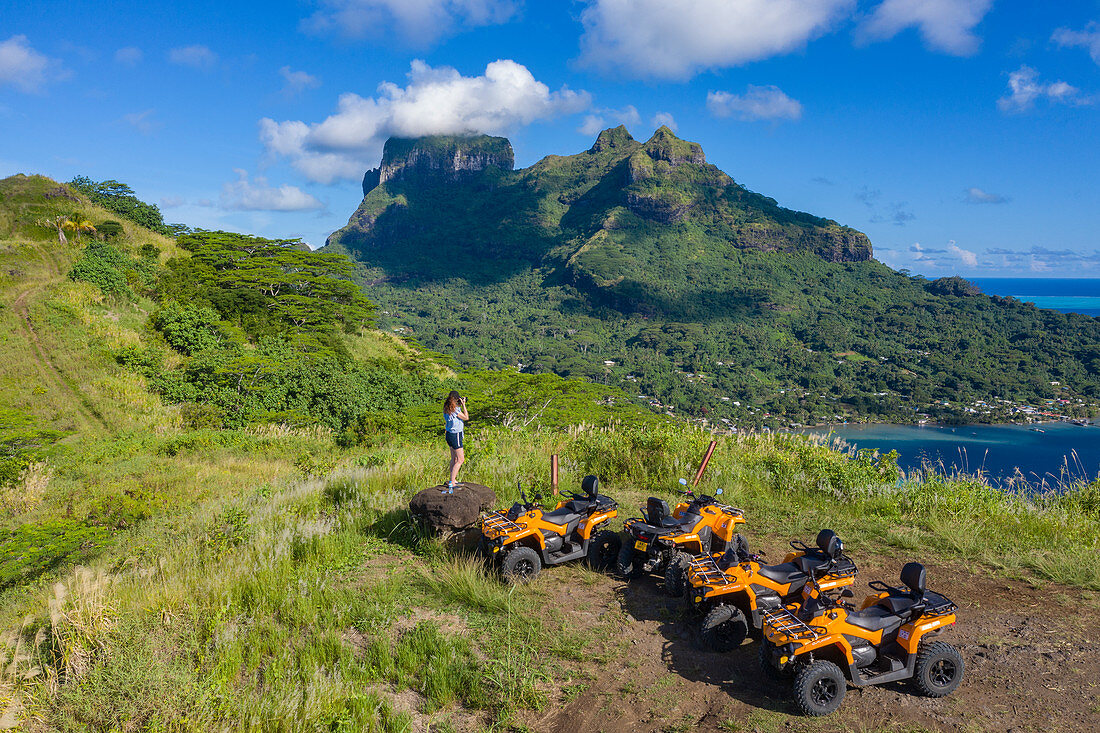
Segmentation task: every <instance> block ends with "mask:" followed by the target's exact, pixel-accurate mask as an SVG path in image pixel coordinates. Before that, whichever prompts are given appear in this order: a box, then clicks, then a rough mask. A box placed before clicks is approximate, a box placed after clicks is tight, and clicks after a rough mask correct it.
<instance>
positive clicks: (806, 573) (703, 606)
mask: <svg viewBox="0 0 1100 733" xmlns="http://www.w3.org/2000/svg"><path fill="white" fill-rule="evenodd" d="M811 574H813V575H814V576H815V581H816V584H817V586H816V587H817V588H818V590H819V591H824V590H829V589H832V588H841V587H844V586H849V585H852V584H853V583H854V582H855V576H856V565H855V563H854V562H852V561H851V560H850V559H849V558H848V557H847V556H846V555H845V554H844V543H843V542H841V541H840V538H839V537H837V536H836V533H835V532H833V531H832V530H831V529H823V530H821V531H820V532H818V534H817V547H809V546H808V545H806V544H804V543H802V542H800V541H794V542H791V552H789V553H787V556H786V557H785V558H783V562H782V563H781V564H779V565H761V564H760V555H754V554H752V553H750V552H749V548H748V543H747V542H746V541H745V538H744V537H742V536H741V535H737V536H736V538H735V539H734V542H733V544H732V545H731V546H730V548H729V549H728V550H726V552H725V553H723V554H722V555H711V556H706V557H700V558H696V559H695V560H694V561H693V562H692V563H691V565H689V566H688V571H687V582H688V590H687V594H686V598H687V600H688V603H689V604H690V606H691V608H692V610H693V611H696V612H699V613H705V614H706V615H705V616H704V617H703V623H702V625H701V626H700V637H701V639H702V642H703V645H704V646H705V647H707V648H708V649H709V650H711V651H716V652H728V651H732V650H733V649H736V648H737V647H739V646H741V642H743V641H744V640H745V637H746V636H747V635H748V634H749V632H750V630H755V629H759V628H760V627H761V626H762V624H763V618H764V616H763V614H764V613H765V612H767V611H773V610H775V609H778V608H780V607H781V606H782V605H783V604H784V603H789V602H790V601H792V600H794V599H795V598H796V597H798V596H799V595H800V594H801V593H802V591H803V588H805V587H806V584H807V581H808V580H809V579H810V576H811ZM750 624H751V625H750Z"/></svg>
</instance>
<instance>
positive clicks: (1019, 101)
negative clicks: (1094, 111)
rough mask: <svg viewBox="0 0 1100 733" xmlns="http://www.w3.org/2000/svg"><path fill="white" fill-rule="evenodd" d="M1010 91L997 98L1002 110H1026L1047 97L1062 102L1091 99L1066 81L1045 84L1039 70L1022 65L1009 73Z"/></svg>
mask: <svg viewBox="0 0 1100 733" xmlns="http://www.w3.org/2000/svg"><path fill="white" fill-rule="evenodd" d="M1008 90H1009V93H1008V94H1007V95H1005V96H1004V97H1001V98H1000V99H998V100H997V107H998V108H999V109H1000V110H1001V111H1002V112H1008V113H1014V112H1026V111H1027V110H1029V109H1031V108H1032V107H1034V106H1035V102H1036V101H1038V100H1040V99H1046V100H1048V101H1050V102H1058V103H1061V104H1076V105H1086V104H1090V103H1091V100H1090V99H1089V98H1087V97H1085V96H1083V95H1082V94H1081V90H1080V89H1078V88H1077V87H1075V86H1071V85H1070V84H1067V83H1066V82H1064V81H1053V82H1050V83H1047V84H1044V83H1042V82H1040V81H1039V72H1038V71H1036V70H1035V69H1033V68H1031V67H1030V66H1021V67H1020V68H1019V69H1017V70H1016V71H1013V72H1012V73H1011V74H1009V75H1008Z"/></svg>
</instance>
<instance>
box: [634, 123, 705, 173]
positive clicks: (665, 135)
mask: <svg viewBox="0 0 1100 733" xmlns="http://www.w3.org/2000/svg"><path fill="white" fill-rule="evenodd" d="M642 149H643V150H644V151H645V152H646V154H647V155H648V156H649V157H650V158H653V160H664V161H667V162H669V163H671V164H672V165H680V164H682V163H695V164H697V165H703V164H705V163H706V162H707V156H706V155H704V154H703V146H702V145H700V144H699V143H693V142H688V141H687V140H681V139H680V138H678V137H676V133H674V132H673V131H672V130H670V129H669V128H668V126H667V125H661V126H660V127H658V128H657V130H656V132H654V133H653V137H651V138H649V140H647V141H646V143H645V145H644V146H642Z"/></svg>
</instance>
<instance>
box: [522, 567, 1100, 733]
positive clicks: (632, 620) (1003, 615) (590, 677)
mask: <svg viewBox="0 0 1100 733" xmlns="http://www.w3.org/2000/svg"><path fill="white" fill-rule="evenodd" d="M901 564H902V563H901V562H900V561H898V562H889V563H886V564H884V565H883V564H879V565H876V564H869V563H861V564H860V575H859V579H857V584H856V586H855V589H856V596H857V598H862V596H863V594H864V592H865V591H866V583H867V582H868V581H870V580H874V579H876V578H879V579H886V580H890V581H891V582H896V579H897V577H898V572H899V570H900V567H901ZM927 567H928V570H929V587H930V588H931V589H933V590H936V591H938V592H941V593H944V594H945V595H947V596H949V597H951V598H952V599H954V600H955V601H957V602H958V603H959V606H960V610H959V623H958V624H956V625H955V627H954V628H953V629H950V630H949V631H947V632H946V633H945V634H944V635H943V636H942V637H941V639H942V640H943V641H947V642H949V643H952V644H955V645H956V646H958V647H959V649H960V650H961V652H962V654H963V658H964V659H965V662H966V677H965V679H964V680H963V683H962V686H961V687H960V688H959V689H958V690H957V691H956V692H955V693H953V694H952V695H950V696H948V697H946V698H943V699H939V700H932V699H928V698H924V697H920V696H917V695H915V694H912V693H911V691H910V690H911V688H910V687H909V686H908V685H906V684H891V685H887V686H884V687H870V688H864V689H862V690H857V689H855V688H849V689H848V694H847V696H846V697H845V700H844V703H843V705H842V706H841V708H840V710H839V711H838V712H837V713H836V714H834V715H832V716H829V717H827V718H824V719H810V718H804V717H801V716H799V715H797V714H796V712H795V709H794V706H793V705H792V704H790V703H789V702H788V701H787V699H786V688H785V687H784V686H783V685H781V684H778V683H774V682H771V681H767V680H765V679H763V678H762V677H761V675H760V674H759V672H758V666H757V659H756V655H757V649H756V643H755V642H753V641H747V642H746V643H745V645H744V646H742V647H741V648H740V649H738V650H737V651H735V652H732V653H730V654H726V655H721V654H709V653H703V652H700V651H699V650H698V646H697V645H696V642H695V639H694V634H693V630H692V624H691V623H690V622H689V621H688V620H687V619H685V618H682V617H681V616H680V606H679V601H678V600H674V599H671V598H668V597H666V596H665V595H664V594H663V589H662V588H661V586H660V584H659V582H658V581H657V580H656V579H655V578H654V579H643V580H641V581H637V582H634V583H631V584H629V585H627V584H626V583H624V582H623V581H621V580H617V579H613V578H606V579H604V578H600V579H599V580H598V581H597V582H596V583H594V584H591V585H587V584H578V583H572V582H570V578H569V575H570V574H571V573H569V571H566V572H564V573H558V574H557V575H556V576H555V572H554V571H550V572H548V573H546V574H545V575H547V576H550V577H548V578H546V580H544V581H542V582H543V583H545V586H546V588H547V590H548V591H549V592H550V593H551V594H552V595H553V596H554V602H555V603H556V604H557V605H559V607H561V608H562V609H563V610H564V611H565V612H566V613H567V614H569V615H571V616H573V617H575V620H576V624H577V627H578V628H584V627H585V626H586V625H587V626H591V625H593V623H595V622H597V621H598V620H600V619H602V620H604V621H607V620H609V619H611V618H613V617H614V615H616V614H618V615H621V616H622V624H621V626H622V635H621V636H620V637H619V638H617V639H614V640H612V643H618V644H619V649H618V650H617V651H616V652H615V653H614V657H613V658H612V660H611V661H610V662H608V663H607V664H605V665H603V666H598V665H596V664H591V665H584V666H578V667H577V668H576V669H575V670H573V671H574V674H575V677H576V681H577V685H576V686H572V688H571V689H570V686H569V685H566V688H567V690H568V691H567V692H559V693H558V694H557V696H556V699H553V700H552V701H551V703H550V705H549V706H548V708H547V710H545V711H543V712H542V713H529V714H525V715H522V716H520V718H521V720H522V722H523V723H525V724H526V725H528V726H529V727H530V728H531V729H533V730H539V731H553V732H554V733H574V732H575V731H607V732H608V733H611V732H614V731H624V732H625V731H681V730H683V731H687V730H700V731H711V730H723V731H732V730H745V731H753V730H756V731H771V730H795V731H798V730H859V731H863V730H906V731H911V730H959V729H968V730H991V731H993V730H995V731H1029V730H1043V731H1095V730H1100V631H1098V628H1100V623H1098V622H1100V608H1098V603H1100V596H1097V594H1091V593H1082V592H1080V591H1076V590H1072V589H1066V588H1061V587H1059V586H1053V585H1047V586H1045V587H1043V588H1041V589H1036V588H1033V587H1031V586H1029V585H1026V584H1023V583H1019V582H1015V581H1007V580H1004V579H998V578H991V577H989V574H988V573H986V572H983V571H978V572H977V573H975V572H974V571H973V570H971V569H967V568H963V567H961V566H951V565H943V564H932V563H929V564H927ZM608 614H611V615H612V616H608ZM582 685H585V686H584V687H582Z"/></svg>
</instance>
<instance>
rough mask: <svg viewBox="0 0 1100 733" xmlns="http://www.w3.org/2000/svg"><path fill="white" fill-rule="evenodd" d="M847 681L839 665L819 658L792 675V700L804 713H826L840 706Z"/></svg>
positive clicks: (816, 714)
mask: <svg viewBox="0 0 1100 733" xmlns="http://www.w3.org/2000/svg"><path fill="white" fill-rule="evenodd" d="M847 689H848V681H847V680H846V679H844V673H843V672H841V671H840V667H838V666H836V665H835V664H833V663H832V662H829V661H826V660H824V659H819V660H817V661H816V662H814V663H813V664H807V665H806V666H805V667H803V668H802V669H800V670H798V674H796V675H795V677H794V701H795V703H796V704H797V705H798V709H799V710H801V711H802V712H803V713H805V714H806V715H813V716H818V715H828V714H829V713H831V712H833V711H834V710H836V709H837V708H838V707H840V703H841V701H843V700H844V693H845V692H846V691H847Z"/></svg>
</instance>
